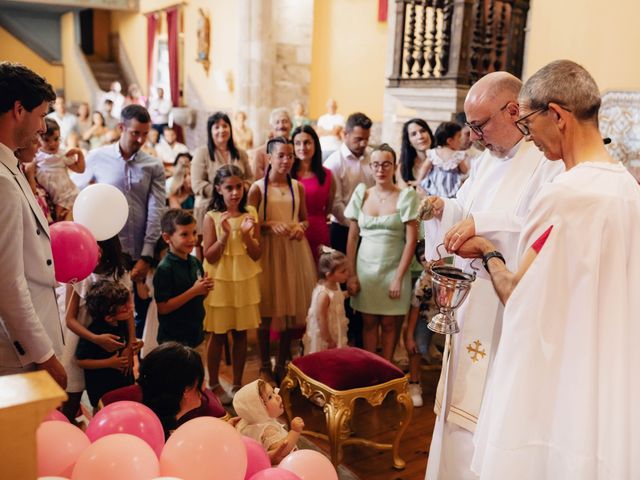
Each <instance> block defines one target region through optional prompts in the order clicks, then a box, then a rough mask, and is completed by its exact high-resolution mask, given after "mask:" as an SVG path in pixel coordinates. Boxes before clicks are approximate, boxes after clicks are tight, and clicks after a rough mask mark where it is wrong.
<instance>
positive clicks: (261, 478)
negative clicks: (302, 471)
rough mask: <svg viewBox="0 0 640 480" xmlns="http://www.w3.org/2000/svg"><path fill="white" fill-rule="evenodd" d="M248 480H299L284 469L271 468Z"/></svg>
mask: <svg viewBox="0 0 640 480" xmlns="http://www.w3.org/2000/svg"><path fill="white" fill-rule="evenodd" d="M249 480H300V477H299V476H298V475H296V474H295V473H293V472H290V471H289V470H285V469H284V468H278V467H272V468H267V469H266V470H261V471H259V472H258V473H256V474H255V475H254V476H253V477H251V478H250V479H249Z"/></svg>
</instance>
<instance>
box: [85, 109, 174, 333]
mask: <svg viewBox="0 0 640 480" xmlns="http://www.w3.org/2000/svg"><path fill="white" fill-rule="evenodd" d="M150 129H151V118H150V116H149V112H148V111H147V109H146V108H144V107H142V106H140V105H129V106H127V107H125V108H124V109H122V113H121V121H120V130H121V132H122V136H121V137H120V141H119V142H118V143H117V144H113V145H107V146H104V147H101V148H97V149H95V150H92V151H91V152H89V155H87V160H86V168H85V172H84V173H83V174H82V176H81V177H80V179H79V181H78V186H79V187H80V188H83V187H86V186H87V185H88V184H89V183H107V184H109V185H113V186H114V187H116V188H117V189H118V190H120V191H121V192H122V193H123V194H124V196H125V197H126V198H127V203H128V204H129V218H128V219H127V223H126V224H125V226H124V227H123V229H122V230H121V231H120V233H119V234H118V236H119V237H120V242H121V243H122V250H123V251H124V252H126V253H128V254H129V255H131V257H132V259H133V261H134V264H133V268H132V270H131V278H132V280H134V281H135V280H142V281H144V279H145V277H146V275H147V272H148V271H149V268H150V267H151V260H152V258H153V251H154V248H155V244H156V242H157V241H158V239H159V238H160V218H161V217H162V214H163V213H164V210H165V206H166V193H165V175H164V167H163V166H162V162H161V161H160V160H158V159H157V158H154V157H152V156H151V155H149V154H147V153H145V152H143V151H142V150H140V149H141V147H142V146H143V145H144V142H145V141H146V140H147V135H148V134H149V130H150ZM134 291H135V289H134ZM136 314H137V319H136V326H137V327H136V335H137V336H139V337H140V336H142V328H143V327H144V319H145V316H146V306H144V305H142V304H141V303H140V302H139V299H138V298H136Z"/></svg>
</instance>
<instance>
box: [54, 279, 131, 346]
mask: <svg viewBox="0 0 640 480" xmlns="http://www.w3.org/2000/svg"><path fill="white" fill-rule="evenodd" d="M66 303H67V313H66V315H65V322H66V324H67V328H68V329H69V330H71V331H72V332H73V333H75V334H76V335H78V336H79V337H80V338H84V339H85V340H89V341H90V342H92V343H95V344H96V345H100V347H102V348H103V349H104V350H106V351H108V352H113V351H114V350H118V349H119V348H122V347H124V343H122V342H120V341H119V340H120V339H119V337H118V336H117V335H113V334H111V333H103V334H101V335H96V334H95V333H93V332H91V331H90V330H89V329H88V328H87V327H85V326H84V325H82V324H81V323H80V322H79V321H78V311H79V309H80V296H79V295H78V294H77V293H76V291H75V290H74V289H73V287H72V286H71V285H67V301H66Z"/></svg>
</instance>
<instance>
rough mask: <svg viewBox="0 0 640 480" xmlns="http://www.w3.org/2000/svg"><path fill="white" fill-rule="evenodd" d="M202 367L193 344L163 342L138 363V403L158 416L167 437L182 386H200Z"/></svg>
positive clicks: (177, 407)
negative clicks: (140, 398)
mask: <svg viewBox="0 0 640 480" xmlns="http://www.w3.org/2000/svg"><path fill="white" fill-rule="evenodd" d="M203 382H204V367H203V366H202V360H201V359H200V355H199V354H198V352H196V351H195V350H194V349H193V348H191V347H187V346H186V345H182V344H181V343H177V342H166V343H163V344H161V345H159V346H158V347H156V348H155V349H153V350H152V351H151V352H150V353H148V354H147V355H146V356H145V357H144V359H143V360H142V362H141V364H140V376H139V378H138V385H140V389H141V390H142V403H143V404H145V405H146V406H147V407H149V408H150V409H151V410H153V412H154V413H155V414H156V415H157V416H158V418H159V419H160V422H162V426H163V428H164V431H165V436H167V437H168V435H169V432H170V431H172V430H175V428H176V426H177V419H176V415H177V414H178V412H179V411H180V402H181V400H182V396H183V395H184V392H185V390H187V389H188V388H191V387H193V386H194V385H195V386H197V388H198V390H201V389H202V383H203Z"/></svg>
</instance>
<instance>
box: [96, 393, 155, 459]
mask: <svg viewBox="0 0 640 480" xmlns="http://www.w3.org/2000/svg"><path fill="white" fill-rule="evenodd" d="M86 433H87V437H89V440H91V442H95V441H96V440H98V439H99V438H102V437H106V436H107V435H112V434H114V433H128V434H129V435H133V436H134V437H138V438H140V439H142V440H144V441H145V442H147V444H149V446H150V447H151V448H152V449H153V451H154V452H155V454H156V455H157V456H158V458H159V457H160V453H162V447H163V446H164V430H163V429H162V423H161V422H160V420H159V419H158V417H157V416H156V414H155V413H153V411H152V410H151V409H150V408H149V407H147V406H146V405H143V404H142V403H138V402H130V401H122V402H114V403H111V404H109V405H107V406H106V407H104V408H103V409H102V410H100V411H99V412H98V413H96V415H95V416H94V417H93V418H92V419H91V422H89V426H88V427H87V432H86Z"/></svg>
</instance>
